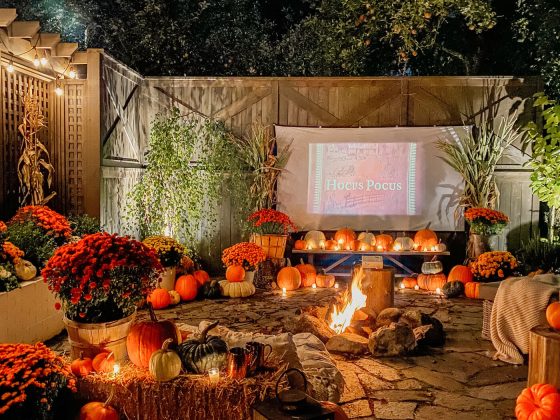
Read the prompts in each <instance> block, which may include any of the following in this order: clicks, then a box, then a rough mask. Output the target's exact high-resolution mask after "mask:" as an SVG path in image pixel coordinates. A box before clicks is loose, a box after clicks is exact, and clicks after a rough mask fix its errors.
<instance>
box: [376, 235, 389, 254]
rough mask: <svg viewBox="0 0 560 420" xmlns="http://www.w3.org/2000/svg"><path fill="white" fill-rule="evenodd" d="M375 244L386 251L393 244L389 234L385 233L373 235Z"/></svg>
mask: <svg viewBox="0 0 560 420" xmlns="http://www.w3.org/2000/svg"><path fill="white" fill-rule="evenodd" d="M375 246H376V248H377V249H378V250H380V251H388V250H390V249H391V247H392V246H393V237H392V236H391V235H387V234H386V233H382V234H381V235H377V236H376V237H375Z"/></svg>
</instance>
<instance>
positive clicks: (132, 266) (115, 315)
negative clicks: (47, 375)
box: [42, 233, 162, 359]
mask: <svg viewBox="0 0 560 420" xmlns="http://www.w3.org/2000/svg"><path fill="white" fill-rule="evenodd" d="M161 271H162V267H161V264H160V262H159V260H158V258H157V255H156V253H155V252H154V251H153V250H152V249H150V248H148V247H147V246H146V245H144V244H143V243H142V242H138V241H135V240H133V239H130V238H128V237H122V236H117V235H110V234H108V233H95V234H92V235H86V236H84V237H83V238H82V239H80V240H79V241H78V242H76V243H69V244H66V245H63V246H61V247H60V248H58V249H57V250H56V251H55V253H54V255H53V256H52V258H51V259H50V260H49V261H48V263H47V265H46V267H45V268H44V269H43V271H42V275H43V278H44V280H45V282H46V283H47V284H48V287H49V290H51V291H52V292H53V293H54V294H55V296H56V297H57V298H58V299H60V303H57V304H56V307H57V309H61V308H62V309H63V311H64V315H65V316H64V323H65V325H66V329H67V331H68V337H69V341H70V344H71V347H72V357H73V358H77V357H78V356H79V355H80V351H83V352H84V354H85V355H86V356H93V355H95V354H97V353H98V352H99V351H100V350H101V349H109V350H110V351H112V352H113V354H114V356H115V358H116V359H123V358H124V357H126V336H127V334H128V330H129V328H130V325H131V323H132V322H133V320H134V318H135V315H136V305H137V304H138V303H139V302H141V301H143V300H144V299H145V298H146V296H147V295H148V294H149V293H150V292H151V291H152V290H153V289H154V288H155V286H156V284H157V280H158V277H159V275H160V272H161Z"/></svg>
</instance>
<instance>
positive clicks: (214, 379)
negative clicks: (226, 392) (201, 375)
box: [208, 368, 220, 385]
mask: <svg viewBox="0 0 560 420" xmlns="http://www.w3.org/2000/svg"><path fill="white" fill-rule="evenodd" d="M208 377H209V378H210V383H211V384H214V385H216V384H217V383H218V382H219V381H220V369H218V368H211V369H209V370H208Z"/></svg>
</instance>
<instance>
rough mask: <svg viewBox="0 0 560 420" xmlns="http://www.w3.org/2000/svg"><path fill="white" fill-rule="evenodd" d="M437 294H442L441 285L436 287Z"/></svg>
mask: <svg viewBox="0 0 560 420" xmlns="http://www.w3.org/2000/svg"><path fill="white" fill-rule="evenodd" d="M436 295H441V289H440V288H439V287H438V288H437V289H436Z"/></svg>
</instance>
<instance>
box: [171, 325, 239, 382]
mask: <svg viewBox="0 0 560 420" xmlns="http://www.w3.org/2000/svg"><path fill="white" fill-rule="evenodd" d="M217 325H218V321H216V322H213V323H212V324H210V325H208V326H207V327H206V328H205V329H203V330H202V332H201V333H200V338H193V339H190V340H187V341H185V342H184V343H182V344H180V345H179V346H178V348H177V352H178V353H179V357H180V358H181V362H183V367H184V368H185V370H187V371H188V372H192V373H205V372H208V370H209V369H211V368H218V369H222V368H223V367H224V366H225V364H226V360H227V352H228V346H227V344H226V342H225V341H224V340H222V339H221V338H220V337H217V336H215V335H208V332H209V331H210V330H212V329H213V328H215V327H216V326H217Z"/></svg>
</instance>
